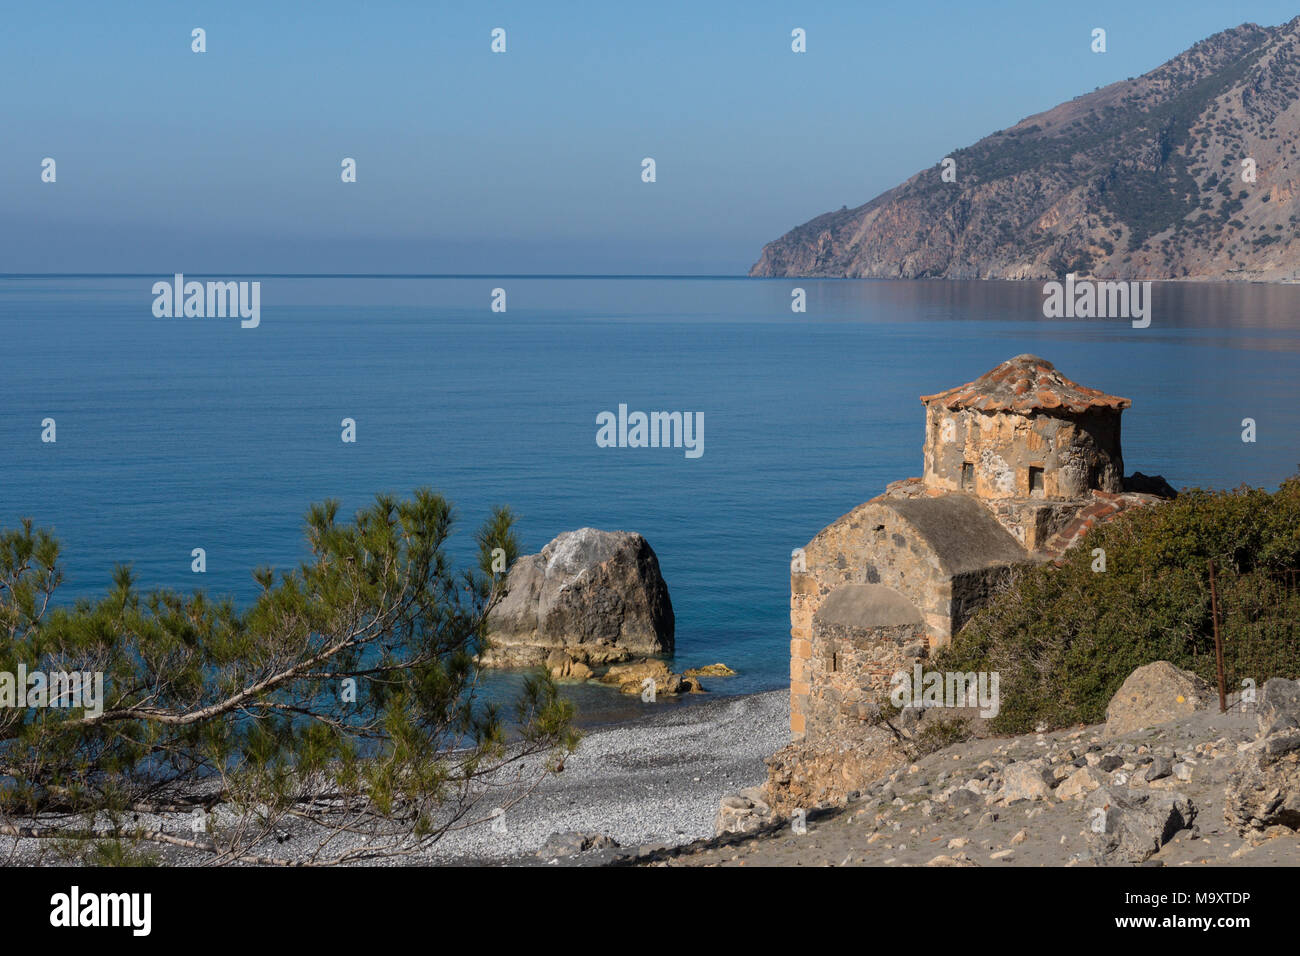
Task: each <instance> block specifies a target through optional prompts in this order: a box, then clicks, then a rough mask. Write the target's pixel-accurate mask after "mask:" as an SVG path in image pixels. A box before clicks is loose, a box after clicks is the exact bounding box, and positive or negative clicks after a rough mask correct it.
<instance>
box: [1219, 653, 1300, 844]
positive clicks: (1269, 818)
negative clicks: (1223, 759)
mask: <svg viewBox="0 0 1300 956" xmlns="http://www.w3.org/2000/svg"><path fill="white" fill-rule="evenodd" d="M1256 716H1257V718H1258V720H1259V736H1258V737H1257V738H1256V739H1255V742H1254V743H1253V744H1251V745H1250V747H1249V748H1248V749H1247V750H1246V751H1245V752H1244V753H1243V754H1242V766H1241V769H1240V770H1238V771H1237V772H1236V773H1235V774H1233V776H1232V778H1231V779H1230V780H1229V782H1228V798H1227V801H1226V803H1225V805H1224V817H1225V819H1226V820H1227V822H1228V823H1229V824H1230V825H1231V826H1233V827H1234V828H1235V829H1236V830H1237V831H1238V832H1239V833H1242V834H1243V835H1252V834H1262V833H1265V832H1266V831H1268V830H1269V829H1270V828H1272V827H1283V828H1286V829H1289V830H1300V682H1297V681H1292V680H1284V679H1282V678H1280V677H1275V678H1273V679H1272V680H1270V681H1268V682H1267V683H1265V684H1264V687H1263V689H1262V691H1261V692H1260V697H1259V703H1258V705H1257V710H1256Z"/></svg>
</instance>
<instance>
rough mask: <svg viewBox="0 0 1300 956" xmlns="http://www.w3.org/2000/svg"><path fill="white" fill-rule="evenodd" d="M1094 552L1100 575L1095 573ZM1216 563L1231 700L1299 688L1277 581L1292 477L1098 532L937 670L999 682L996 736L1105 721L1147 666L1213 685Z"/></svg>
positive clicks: (992, 613) (1288, 618) (1290, 565)
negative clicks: (1101, 554) (986, 675)
mask: <svg viewBox="0 0 1300 956" xmlns="http://www.w3.org/2000/svg"><path fill="white" fill-rule="evenodd" d="M1096 548H1101V549H1103V550H1104V551H1105V560H1106V570H1105V571H1104V572H1095V571H1093V570H1092V567H1093V564H1094V556H1093V552H1094V549H1096ZM1211 558H1213V559H1214V561H1215V563H1216V567H1217V569H1218V572H1219V592H1220V600H1221V606H1220V626H1221V633H1222V635H1223V640H1224V658H1225V660H1224V665H1225V675H1226V678H1227V682H1228V684H1229V689H1230V690H1231V689H1235V688H1237V687H1239V686H1240V681H1241V680H1242V679H1243V678H1252V679H1254V680H1255V681H1256V682H1257V683H1259V684H1262V683H1263V681H1264V680H1266V679H1267V678H1269V677H1278V676H1282V677H1296V676H1300V624H1298V623H1297V622H1300V597H1297V596H1296V594H1295V593H1294V590H1290V591H1289V590H1288V588H1287V587H1286V586H1285V585H1284V584H1282V583H1279V579H1278V573H1279V572H1282V571H1285V570H1287V569H1294V568H1300V476H1297V477H1295V478H1292V479H1290V480H1288V481H1286V482H1285V483H1283V485H1282V486H1281V487H1280V488H1279V489H1278V490H1277V492H1275V493H1271V494H1270V493H1269V492H1267V491H1264V490H1262V489H1254V488H1240V489H1238V490H1236V491H1230V492H1212V491H1204V490H1201V489H1192V490H1190V491H1186V492H1184V493H1183V494H1182V495H1180V496H1179V497H1178V498H1177V499H1176V500H1174V501H1170V502H1166V503H1164V504H1161V505H1158V506H1155V507H1150V508H1142V509H1138V510H1135V511H1131V512H1127V513H1125V514H1123V515H1120V516H1119V517H1117V518H1116V519H1114V520H1112V521H1111V522H1108V523H1107V524H1104V525H1101V526H1099V527H1096V528H1094V529H1093V530H1092V531H1091V532H1090V533H1089V534H1088V535H1087V536H1086V537H1085V538H1084V540H1083V541H1082V542H1081V543H1080V544H1079V545H1078V546H1076V547H1075V548H1074V549H1073V550H1071V551H1070V552H1069V553H1068V554H1067V555H1066V557H1065V559H1064V562H1063V565H1062V566H1061V567H1059V568H1058V567H1054V566H1042V567H1035V568H1031V569H1027V570H1025V571H1023V572H1020V573H1019V574H1018V575H1016V576H1015V577H1014V578H1013V579H1012V581H1011V582H1010V583H1009V584H1008V586H1007V587H1006V588H1005V589H1004V590H1003V591H1002V592H1001V593H999V594H998V595H997V596H996V597H995V598H994V599H993V600H992V601H991V602H990V603H989V604H988V605H987V606H986V607H985V608H983V609H982V610H981V611H980V612H979V613H977V614H976V615H975V616H974V617H972V618H971V620H970V621H969V622H968V623H967V624H966V626H965V627H964V628H963V629H962V631H961V633H960V634H958V635H957V637H956V638H955V639H954V641H953V643H952V644H951V645H950V646H949V647H948V648H945V649H944V650H943V651H941V652H940V653H939V655H938V656H937V659H936V667H937V668H939V669H941V670H953V671H957V670H960V671H971V670H975V671H980V670H986V671H992V670H995V671H998V672H999V674H1000V682H1001V685H1000V690H1001V698H1002V701H1001V711H1000V713H999V714H998V716H997V717H996V718H995V719H994V720H993V729H994V730H996V731H998V732H1003V733H1024V732H1026V731H1029V730H1032V729H1033V728H1034V726H1035V725H1036V724H1038V723H1040V722H1046V723H1047V724H1048V725H1049V726H1052V727H1061V726H1066V725H1069V724H1074V723H1081V722H1082V723H1096V722H1099V721H1101V720H1104V719H1105V715H1106V705H1107V703H1108V702H1109V701H1110V698H1111V697H1112V696H1113V695H1114V693H1115V691H1116V690H1117V689H1118V688H1119V685H1120V684H1121V683H1123V681H1124V679H1125V678H1126V677H1127V676H1128V675H1129V674H1130V673H1132V671H1133V670H1134V668H1137V667H1139V666H1141V665H1143V664H1149V663H1151V662H1152V661H1158V660H1167V661H1170V662H1171V663H1173V664H1175V665H1176V666H1178V667H1183V668H1187V669H1189V670H1193V671H1195V672H1196V673H1198V674H1200V675H1201V676H1202V677H1204V678H1205V679H1206V680H1209V681H1211V682H1214V681H1215V680H1216V675H1215V655H1214V631H1213V621H1212V617H1211V610H1210V588H1209V575H1208V562H1209V561H1210V559H1211Z"/></svg>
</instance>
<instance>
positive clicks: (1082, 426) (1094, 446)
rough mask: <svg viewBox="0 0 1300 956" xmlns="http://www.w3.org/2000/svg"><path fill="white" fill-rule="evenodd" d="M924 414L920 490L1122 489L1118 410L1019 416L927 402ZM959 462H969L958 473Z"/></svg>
mask: <svg viewBox="0 0 1300 956" xmlns="http://www.w3.org/2000/svg"><path fill="white" fill-rule="evenodd" d="M925 419H926V424H925V448H924V460H925V472H924V476H923V481H924V482H925V486H926V488H928V489H935V490H941V491H964V492H966V493H967V494H973V495H976V496H978V497H980V498H983V499H999V498H1026V499H1028V498H1046V499H1058V500H1061V499H1076V498H1082V497H1085V496H1086V495H1087V494H1088V493H1089V491H1090V490H1092V489H1097V490H1101V491H1108V492H1119V491H1122V490H1123V484H1124V461H1123V456H1122V454H1121V452H1120V415H1119V412H1118V411H1115V410H1112V409H1104V408H1099V409H1091V410H1089V411H1087V412H1084V413H1083V414H1079V415H1055V414H1052V415H1047V414H1043V413H1034V414H1029V415H1021V414H1016V413H1009V412H981V411H976V410H974V409H967V408H959V409H954V410H949V409H948V408H945V407H944V406H943V405H942V404H941V403H939V402H930V403H928V404H927V405H926V410H925ZM963 465H970V466H971V468H970V469H969V471H965V473H964V469H963ZM1031 468H1035V469H1041V484H1039V485H1036V486H1035V485H1034V484H1033V482H1032V481H1031V476H1030V469H1031Z"/></svg>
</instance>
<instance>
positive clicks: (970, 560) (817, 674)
mask: <svg viewBox="0 0 1300 956" xmlns="http://www.w3.org/2000/svg"><path fill="white" fill-rule="evenodd" d="M921 401H922V402H923V403H924V404H925V407H926V436H925V445H924V474H923V477H922V478H919V479H917V478H912V479H907V480H905V481H900V482H895V483H894V484H892V485H890V486H889V487H888V488H887V489H886V491H885V494H883V495H880V496H878V497H876V498H873V499H871V500H870V501H868V502H866V503H865V504H862V505H859V506H858V507H856V508H854V509H853V510H852V511H851V512H849V513H848V514H846V515H844V516H843V517H841V518H840V519H839V520H837V521H835V522H834V523H832V524H831V525H829V526H828V527H826V528H824V529H823V530H822V531H821V532H820V533H818V535H817V536H816V537H815V538H813V540H812V541H810V542H809V543H808V544H807V545H806V546H805V547H804V548H802V549H800V550H799V551H796V552H795V558H794V560H793V561H792V563H791V575H790V637H791V641H790V704H791V707H790V730H791V733H792V735H793V736H794V737H795V738H801V737H803V736H805V735H809V734H811V735H818V734H822V733H835V732H837V731H840V730H842V729H844V728H846V727H853V726H855V725H857V724H859V723H860V721H861V720H863V719H864V718H865V717H866V715H867V710H868V707H867V705H868V704H869V703H870V702H871V701H872V700H874V699H876V698H878V697H879V696H881V693H882V692H883V691H885V690H886V689H887V687H888V685H889V680H890V677H891V676H892V675H893V674H894V673H896V672H898V671H900V670H901V671H910V670H911V668H912V665H913V663H914V662H915V661H916V660H917V659H918V658H923V657H925V656H927V655H928V654H929V652H930V651H931V650H932V649H934V648H937V647H939V646H941V645H943V644H945V643H947V642H948V641H949V640H950V639H951V637H952V635H953V634H955V633H957V631H959V630H960V629H961V627H962V625H964V624H965V623H966V621H967V620H968V619H969V618H970V616H971V615H972V614H973V613H975V611H976V610H978V609H979V608H980V607H982V606H983V605H984V604H985V603H986V602H987V601H988V599H989V596H990V595H991V594H992V593H993V592H994V591H995V589H996V588H997V587H998V586H999V585H1000V584H1001V583H1002V582H1003V581H1004V580H1005V579H1006V577H1007V576H1008V575H1009V574H1010V573H1012V571H1013V570H1014V569H1015V568H1017V567H1021V566H1024V565H1027V564H1032V563H1035V562H1040V561H1046V560H1050V559H1052V558H1053V557H1056V556H1059V554H1060V552H1061V550H1063V549H1064V548H1066V547H1069V546H1071V545H1073V544H1074V543H1075V542H1076V541H1077V540H1078V538H1079V537H1081V536H1082V534H1083V533H1084V532H1086V530H1087V528H1088V527H1091V525H1092V523H1093V522H1094V521H1096V520H1105V518H1107V517H1109V516H1111V515H1113V514H1116V513H1118V512H1120V511H1122V510H1124V509H1125V508H1127V507H1132V506H1134V505H1138V504H1145V503H1147V502H1148V501H1153V500H1157V499H1156V498H1155V496H1153V495H1149V494H1138V493H1134V492H1128V493H1126V492H1125V491H1124V478H1123V458H1122V456H1121V452H1120V427H1119V416H1120V413H1121V411H1122V410H1123V409H1125V408H1127V407H1128V406H1129V401H1128V399H1124V398H1117V397H1115V396H1112V395H1106V394H1104V393H1102V392H1099V391H1097V390H1095V389H1089V388H1084V387H1083V386H1080V385H1077V384H1075V383H1074V382H1071V381H1070V380H1069V379H1067V378H1065V377H1064V376H1062V375H1061V374H1060V373H1059V372H1057V371H1056V369H1055V368H1054V367H1053V366H1052V365H1051V363H1049V362H1045V361H1043V360H1042V359H1039V358H1036V357H1034V356H1032V355H1021V356H1017V357H1016V358H1014V359H1011V360H1009V361H1007V362H1003V363H1002V364H1001V365H999V366H998V367H997V368H996V369H994V370H992V371H991V372H989V373H988V374H987V375H985V376H983V377H982V378H980V379H977V380H976V381H974V382H971V383H969V384H967V385H963V386H959V387H958V388H955V389H949V390H948V391H946V392H941V393H939V394H937V395H929V396H924V397H922V399H921Z"/></svg>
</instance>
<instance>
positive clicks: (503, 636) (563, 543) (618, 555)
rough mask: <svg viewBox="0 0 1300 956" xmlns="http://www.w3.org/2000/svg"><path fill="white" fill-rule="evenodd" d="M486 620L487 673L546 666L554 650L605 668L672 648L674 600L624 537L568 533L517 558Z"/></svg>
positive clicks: (628, 535)
mask: <svg viewBox="0 0 1300 956" xmlns="http://www.w3.org/2000/svg"><path fill="white" fill-rule="evenodd" d="M502 589H503V590H502V596H501V599H500V601H499V602H498V603H497V604H496V606H495V607H494V608H493V609H492V611H491V613H490V614H489V615H488V639H489V641H490V642H491V645H492V646H491V647H490V648H489V650H488V651H487V652H486V653H485V654H484V655H483V664H484V665H485V666H488V667H527V666H533V665H537V664H542V663H545V662H546V660H547V657H548V655H550V654H551V652H553V651H557V650H559V651H563V652H564V653H566V654H567V655H568V656H569V658H570V659H571V660H575V661H581V662H583V663H585V664H609V663H613V662H616V661H624V660H628V659H629V658H631V657H633V656H645V655H653V654H668V653H671V652H672V650H673V631H674V626H675V618H674V616H673V605H672V600H671V599H670V598H669V596H668V585H667V584H666V583H665V582H664V579H663V575H662V574H661V573H660V571H659V559H658V557H657V556H656V555H655V553H654V550H653V549H652V548H651V547H650V545H649V543H648V542H647V541H646V539H645V538H643V537H641V535H639V534H635V533H632V532H628V531H600V530H598V529H596V528H581V529H579V530H577V531H566V532H565V533H564V534H561V535H559V536H558V537H556V538H555V539H554V540H552V541H551V542H550V543H549V544H547V545H546V547H544V548H542V550H541V553H539V554H530V555H526V556H524V557H521V558H519V559H518V560H517V561H516V562H515V563H514V566H513V567H511V569H510V573H509V574H507V575H506V579H505V581H504V582H503V584H502Z"/></svg>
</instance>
